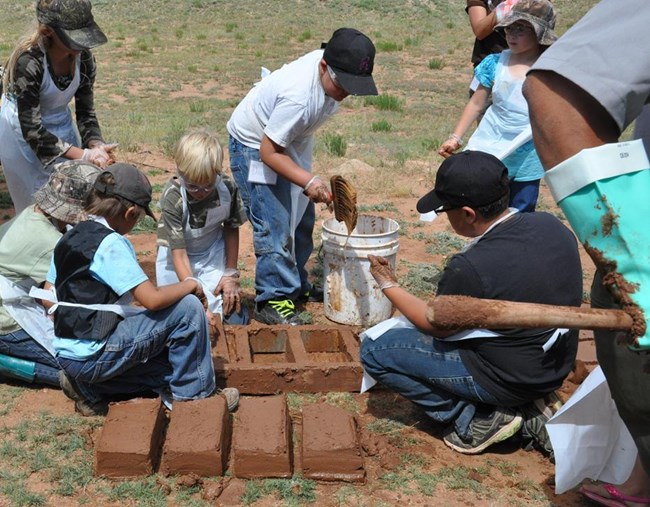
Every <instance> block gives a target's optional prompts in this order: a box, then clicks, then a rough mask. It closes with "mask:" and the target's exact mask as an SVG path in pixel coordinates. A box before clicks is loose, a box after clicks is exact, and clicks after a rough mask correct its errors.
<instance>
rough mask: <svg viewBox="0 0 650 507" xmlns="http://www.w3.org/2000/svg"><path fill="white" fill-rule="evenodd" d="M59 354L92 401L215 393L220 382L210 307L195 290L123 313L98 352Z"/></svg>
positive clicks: (71, 375)
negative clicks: (165, 303)
mask: <svg viewBox="0 0 650 507" xmlns="http://www.w3.org/2000/svg"><path fill="white" fill-rule="evenodd" d="M58 360H59V363H60V364H61V367H62V368H63V369H64V370H65V372H66V373H67V374H68V376H70V377H72V378H73V379H75V381H76V383H77V385H78V387H79V391H81V394H83V395H84V397H85V398H87V399H88V400H89V401H92V402H97V401H100V400H103V399H105V398H108V397H110V396H111V395H118V394H133V393H138V392H141V391H144V390H153V391H157V392H160V391H171V395H172V397H173V399H175V400H191V399H199V398H206V397H208V396H210V394H212V393H213V392H214V390H215V387H216V385H215V378H214V367H213V364H212V357H211V347H210V339H209V334H208V322H207V318H206V315H205V310H204V309H203V305H202V304H201V302H200V301H199V300H198V299H197V298H196V297H195V296H192V295H190V296H185V297H184V298H183V299H181V300H180V301H179V302H177V303H175V304H174V305H172V306H170V307H168V308H165V309H164V310H159V311H155V312H152V311H146V312H143V313H141V314H138V315H134V316H131V317H128V318H126V319H124V320H123V321H121V322H120V323H119V324H118V325H117V327H116V328H115V331H113V334H111V336H109V337H108V340H107V342H106V345H105V346H104V348H103V349H102V351H101V352H99V353H97V354H96V355H95V356H92V357H90V358H87V359H80V360H76V359H68V358H64V357H59V358H58Z"/></svg>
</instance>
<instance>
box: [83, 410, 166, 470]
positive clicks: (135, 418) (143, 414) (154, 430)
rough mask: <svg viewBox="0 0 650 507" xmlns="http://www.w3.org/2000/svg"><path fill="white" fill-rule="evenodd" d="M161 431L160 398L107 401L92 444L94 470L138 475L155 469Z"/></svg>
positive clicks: (162, 426)
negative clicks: (108, 405)
mask: <svg viewBox="0 0 650 507" xmlns="http://www.w3.org/2000/svg"><path fill="white" fill-rule="evenodd" d="M164 431H165V415H164V412H163V409H162V405H161V403H160V399H159V398H156V399H143V398H139V399H135V400H130V401H125V402H121V403H111V405H110V408H109V409H108V415H107V416H106V419H105V421H104V427H103V428H102V432H101V435H100V437H99V440H98V442H97V446H96V448H95V474H96V475H104V476H106V477H138V476H145V475H150V474H152V473H153V472H155V471H156V469H157V467H158V462H159V460H160V449H161V447H162V440H163V436H164Z"/></svg>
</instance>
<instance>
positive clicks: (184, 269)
mask: <svg viewBox="0 0 650 507" xmlns="http://www.w3.org/2000/svg"><path fill="white" fill-rule="evenodd" d="M172 263H173V265H174V271H176V276H177V277H178V279H179V280H185V279H186V278H187V277H188V276H194V275H193V273H192V265H191V264H190V258H189V257H188V256H187V250H185V248H173V249H172Z"/></svg>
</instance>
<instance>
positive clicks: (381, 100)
mask: <svg viewBox="0 0 650 507" xmlns="http://www.w3.org/2000/svg"><path fill="white" fill-rule="evenodd" d="M363 105H364V106H374V107H376V108H377V109H379V110H380V111H402V109H403V107H402V101H401V100H400V99H398V98H397V97H395V96H394V95H388V94H381V95H371V96H368V97H364V99H363Z"/></svg>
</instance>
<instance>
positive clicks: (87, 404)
mask: <svg viewBox="0 0 650 507" xmlns="http://www.w3.org/2000/svg"><path fill="white" fill-rule="evenodd" d="M59 384H60V386H61V389H62V390H63V393H64V394H65V395H66V396H67V397H68V398H70V399H71V400H72V401H74V409H75V410H76V411H77V412H79V413H80V414H81V415H83V416H85V417H91V416H96V415H106V414H107V413H108V402H107V401H97V402H92V401H89V400H87V399H86V398H84V397H83V395H82V394H81V393H80V392H79V388H78V387H77V384H76V383H75V381H74V380H72V379H71V378H70V377H68V376H67V375H66V374H65V372H64V371H60V372H59Z"/></svg>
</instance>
